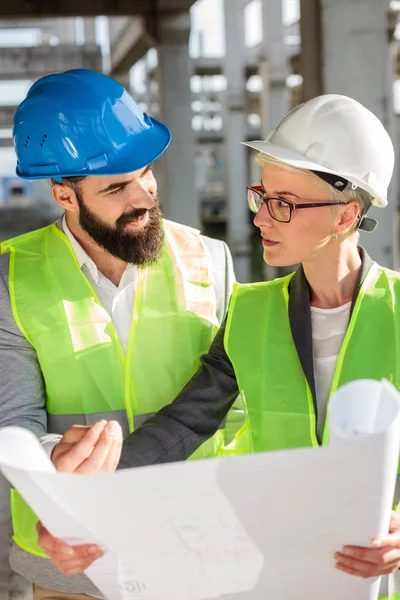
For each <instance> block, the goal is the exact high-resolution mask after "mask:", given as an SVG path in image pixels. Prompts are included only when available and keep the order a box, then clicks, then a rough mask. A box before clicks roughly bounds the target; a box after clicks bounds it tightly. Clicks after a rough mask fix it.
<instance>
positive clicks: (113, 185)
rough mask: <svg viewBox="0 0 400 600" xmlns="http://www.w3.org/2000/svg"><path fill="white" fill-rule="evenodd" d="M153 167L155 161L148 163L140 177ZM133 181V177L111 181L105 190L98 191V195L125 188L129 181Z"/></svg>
mask: <svg viewBox="0 0 400 600" xmlns="http://www.w3.org/2000/svg"><path fill="white" fill-rule="evenodd" d="M152 168H153V163H150V164H149V165H147V167H146V168H145V169H144V171H143V173H142V174H141V175H140V177H143V175H145V174H146V173H147V172H148V171H151V169H152ZM132 181H133V179H130V180H129V181H116V182H115V183H110V185H108V186H107V187H106V188H104V189H103V190H100V191H99V192H96V195H99V194H107V192H111V191H112V190H116V189H118V188H121V189H123V188H124V187H126V186H127V185H128V184H129V183H131V182H132Z"/></svg>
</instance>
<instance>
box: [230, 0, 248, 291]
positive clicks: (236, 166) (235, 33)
mask: <svg viewBox="0 0 400 600" xmlns="http://www.w3.org/2000/svg"><path fill="white" fill-rule="evenodd" d="M242 7H243V3H242V0H224V21H225V47H226V50H225V58H224V74H225V77H226V79H227V90H226V105H225V114H224V120H225V123H224V131H225V134H226V135H225V144H226V148H225V156H226V165H227V177H228V185H227V190H226V195H227V206H228V244H229V247H230V249H231V252H232V256H233V261H234V266H235V272H236V277H237V279H238V281H240V282H241V283H246V282H248V281H249V280H250V260H249V241H250V240H249V236H250V225H249V221H250V217H249V208H248V205H247V201H246V185H247V169H246V151H245V148H244V147H243V146H242V145H241V142H243V141H245V139H246V129H247V126H246V101H245V78H244V66H245V65H244V62H245V46H244V30H243V8H242Z"/></svg>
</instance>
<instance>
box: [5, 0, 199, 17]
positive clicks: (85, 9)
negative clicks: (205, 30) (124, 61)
mask: <svg viewBox="0 0 400 600" xmlns="http://www.w3.org/2000/svg"><path fill="white" fill-rule="evenodd" d="M194 3H195V0H12V1H11V2H7V1H5V0H4V1H3V0H2V1H0V18H27V17H29V18H38V17H73V16H82V17H94V16H98V15H108V16H113V15H140V16H143V17H145V18H149V19H151V17H152V16H156V15H157V14H159V13H160V12H161V13H164V14H165V13H179V12H182V11H186V10H188V9H189V8H190V7H191V6H192V4H194Z"/></svg>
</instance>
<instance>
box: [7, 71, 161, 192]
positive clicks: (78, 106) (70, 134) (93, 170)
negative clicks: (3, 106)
mask: <svg viewBox="0 0 400 600" xmlns="http://www.w3.org/2000/svg"><path fill="white" fill-rule="evenodd" d="M13 135H14V147H15V151H16V154H17V159H18V160H17V175H19V177H22V178H23V179H43V178H48V177H53V178H55V179H57V180H59V181H60V180H61V177H73V176H84V175H118V174H120V173H130V172H132V171H137V170H138V169H142V168H143V167H145V166H147V165H149V164H150V163H151V162H153V161H154V160H155V159H156V158H158V157H159V156H160V155H161V154H162V153H163V152H164V150H165V149H166V148H167V146H168V144H169V142H170V140H171V132H170V130H169V129H168V127H166V125H164V124H163V123H160V121H157V120H156V119H153V118H150V117H149V116H148V115H147V114H146V113H143V112H142V111H141V110H140V108H139V107H138V105H137V104H136V102H135V101H134V100H133V98H132V96H130V94H128V92H127V91H126V90H125V89H124V88H123V87H122V86H121V85H120V84H119V83H117V82H116V81H114V79H111V78H110V77H107V76H106V75H102V74H101V73H96V72H95V71H89V70H86V69H74V70H72V71H66V72H65V73H56V74H54V75H48V76H46V77H42V78H41V79H39V80H38V81H37V82H36V83H34V84H33V86H32V87H31V88H30V90H29V92H28V95H27V97H26V98H25V100H24V101H23V102H21V104H20V105H19V106H18V108H17V110H16V112H15V115H14V127H13Z"/></svg>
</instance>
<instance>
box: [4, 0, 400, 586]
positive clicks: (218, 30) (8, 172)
mask: <svg viewBox="0 0 400 600" xmlns="http://www.w3.org/2000/svg"><path fill="white" fill-rule="evenodd" d="M111 11H112V12H111ZM399 11H400V2H397V1H390V0H379V1H378V0H335V1H329V0H197V1H194V0H114V1H113V2H109V1H108V0H79V1H78V0H57V1H55V2H48V0H30V1H29V2H26V1H25V0H12V1H11V2H6V1H3V2H2V3H1V4H0V239H5V238H8V237H11V236H14V235H16V234H19V233H23V232H25V231H28V230H31V229H35V228H37V227H41V226H43V225H45V224H47V223H49V222H51V221H53V220H54V219H55V218H56V217H57V215H58V211H57V206H56V205H55V203H54V202H53V201H52V199H51V195H50V188H49V185H48V183H47V182H46V181H40V182H26V181H22V180H19V179H18V178H17V177H16V176H15V163H16V159H15V154H14V150H13V142H12V118H13V113H14V111H15V108H16V105H17V104H18V103H19V102H20V101H21V100H22V99H23V97H24V96H25V94H26V92H27V91H28V89H29V87H30V85H31V84H32V83H33V82H34V81H35V80H36V79H38V78H39V77H41V76H43V75H45V74H49V73H52V72H56V71H65V70H68V69H73V68H90V69H95V70H98V71H102V72H104V73H106V74H108V75H111V76H112V77H114V78H115V79H117V80H118V81H119V82H120V83H122V84H123V85H124V86H125V87H126V88H127V89H128V90H129V91H130V92H131V93H132V95H133V96H134V98H135V99H136V101H137V102H138V103H139V104H140V107H141V108H142V109H143V110H144V111H146V112H148V113H149V114H150V115H151V116H154V117H156V118H160V119H161V120H163V121H164V122H165V123H166V124H167V125H168V126H169V127H170V128H171V130H172V134H173V140H172V143H171V146H170V148H169V149H168V151H167V152H166V153H165V155H164V156H163V157H162V158H161V159H160V160H159V161H158V162H157V163H156V165H155V173H156V177H157V180H158V183H159V188H160V198H161V202H162V205H163V210H164V213H165V215H166V216H167V217H168V218H169V219H172V220H176V221H179V222H181V223H185V224H188V225H192V226H195V227H199V228H200V229H202V231H203V233H205V234H206V235H210V236H214V237H218V238H221V239H225V240H226V241H227V242H228V244H229V246H230V248H231V251H232V254H233V257H234V262H235V268H236V274H237V278H238V280H239V281H241V282H247V281H256V280H261V279H267V278H272V277H273V276H276V275H277V274H280V273H278V272H277V270H276V269H272V268H267V267H266V266H265V264H264V263H263V260H262V246H261V244H260V237H259V233H258V230H256V229H255V228H254V227H252V217H251V214H250V213H249V210H248V208H247V202H246V196H245V186H246V185H248V184H251V183H256V182H257V181H258V180H259V177H260V174H259V168H258V167H257V165H256V164H255V163H254V160H253V158H254V153H253V152H252V151H250V149H248V148H245V147H244V146H242V145H241V144H240V142H241V141H244V140H246V139H256V138H257V139H262V138H264V137H265V136H266V134H267V133H268V131H269V130H270V129H272V128H273V127H274V126H275V125H276V124H277V123H278V121H279V120H280V119H281V117H282V116H283V115H284V114H285V113H286V112H287V111H288V110H289V109H290V108H291V107H294V106H296V105H297V104H298V103H300V102H301V101H303V100H307V99H309V98H311V97H313V96H316V95H319V94H321V93H341V94H346V95H348V96H351V97H353V98H355V99H356V100H358V101H360V102H361V103H363V104H364V105H365V106H367V107H368V108H369V109H370V110H372V111H373V112H374V113H375V114H376V115H377V116H378V117H379V118H380V119H381V120H382V121H383V123H384V125H385V126H386V128H387V130H388V131H389V133H390V135H391V137H392V139H393V142H394V144H395V148H396V152H397V154H399V150H400V149H399V146H400V130H399V113H400V61H399V43H400V27H399V26H398V15H399V14H400V12H399ZM398 179H399V176H398V167H397V165H396V169H395V176H394V180H393V184H392V186H391V191H390V198H389V206H388V208H386V209H385V210H381V211H378V210H377V209H373V210H372V211H371V214H373V215H374V216H375V217H377V218H378V220H379V221H380V225H379V228H378V230H377V231H376V233H375V234H373V235H368V234H364V233H362V234H361V244H362V245H363V246H365V247H366V249H367V250H368V251H369V252H370V253H371V255H372V257H373V258H374V259H376V260H377V261H378V262H379V263H380V264H382V265H386V266H388V267H391V268H395V269H396V268H398V267H399V266H400V261H399V248H398V246H399V241H398V237H399V235H398V210H399V191H398V190H399V185H398ZM6 496H7V490H6V489H5V484H4V483H2V484H1V485H0V505H1V506H6ZM3 512H4V514H3ZM3 512H0V598H1V596H2V594H4V597H6V598H11V597H13V598H14V597H17V596H19V595H21V594H22V595H23V594H28V596H29V591H28V592H27V591H26V586H25V584H24V582H23V581H22V580H21V579H20V578H18V577H16V576H15V575H13V574H12V573H11V572H10V570H9V567H8V561H7V558H6V556H7V548H8V543H9V541H8V540H9V536H10V524H9V519H8V514H6V511H3Z"/></svg>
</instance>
